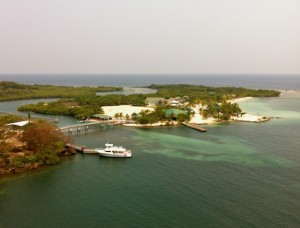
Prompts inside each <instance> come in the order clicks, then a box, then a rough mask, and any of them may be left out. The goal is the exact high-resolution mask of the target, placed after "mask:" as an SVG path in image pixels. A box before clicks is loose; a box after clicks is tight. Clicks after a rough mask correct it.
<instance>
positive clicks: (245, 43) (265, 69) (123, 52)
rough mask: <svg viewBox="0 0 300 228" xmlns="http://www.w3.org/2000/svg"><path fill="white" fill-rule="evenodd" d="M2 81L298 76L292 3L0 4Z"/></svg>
mask: <svg viewBox="0 0 300 228" xmlns="http://www.w3.org/2000/svg"><path fill="white" fill-rule="evenodd" d="M0 28H1V42H0V74H6V75H7V74H38V75H44V74H46V75H52V74H97V75H98V74H99V75H108V74H113V75H115V74H117V75H120V74H125V75H134V74H139V75H141V74H143V75H146V74H147V75H172V74H173V75H174V74H193V75H194V74H199V75H220V74H221V75H233V74H237V75H258V74H259V75H277V74H279V75H280V74H282V75H286V74H288V75H299V74H300V64H299V59H300V42H299V40H300V1H298V0H260V1H259V0H245V1H239V0H228V1H205V0H188V1H183V0H172V1H171V0H166V1H158V0H144V1H137V0H123V1H104V0H97V1H96V0H86V1H82V0H78V1H76V3H75V2H74V1H70V0H66V1H60V0H44V1H40V0H27V1H18V0H0Z"/></svg>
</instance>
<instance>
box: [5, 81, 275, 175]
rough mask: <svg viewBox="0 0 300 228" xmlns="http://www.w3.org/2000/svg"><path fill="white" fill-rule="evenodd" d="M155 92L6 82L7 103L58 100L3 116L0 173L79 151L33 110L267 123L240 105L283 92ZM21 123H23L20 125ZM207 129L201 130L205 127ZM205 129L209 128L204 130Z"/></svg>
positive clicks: (127, 121)
mask: <svg viewBox="0 0 300 228" xmlns="http://www.w3.org/2000/svg"><path fill="white" fill-rule="evenodd" d="M146 88H150V89H155V91H156V92H155V93H153V94H130V95H122V94H108V95H101V96H100V95H97V92H99V91H121V90H122V88H118V87H103V86H97V87H66V86H51V85H25V84H18V83H15V82H0V94H1V95H2V96H1V100H2V101H4V100H5V101H7V100H18V99H32V98H57V100H56V101H52V102H40V103H37V104H29V105H23V106H20V107H19V109H18V110H19V111H22V112H26V113H28V118H27V119H26V118H22V117H18V116H14V115H9V114H2V115H0V131H1V137H0V173H2V174H3V173H4V174H5V173H21V172H25V171H29V170H32V169H36V168H38V167H41V166H44V165H53V164H57V163H59V162H60V160H61V157H62V155H72V154H74V153H75V151H72V148H66V145H67V144H69V143H72V138H70V137H67V136H66V135H65V134H64V133H63V132H62V131H60V130H59V129H58V127H57V126H56V125H55V124H53V123H49V122H47V121H42V120H31V119H30V116H31V113H40V114H52V115H68V116H72V117H74V118H76V119H78V120H80V121H99V120H111V119H113V120H116V121H118V122H119V123H121V124H122V125H124V126H131V127H132V126H134V127H151V126H166V125H173V126H174V125H179V124H184V125H185V126H188V127H192V128H194V129H197V130H201V129H202V130H203V128H202V127H200V126H199V125H201V124H210V123H219V122H224V121H249V122H264V121H267V120H269V118H268V117H264V116H252V115H249V114H247V113H245V112H243V110H241V108H240V107H239V105H238V102H239V101H243V100H247V99H251V98H252V97H277V96H279V95H280V92H279V91H275V90H261V89H259V90H254V89H246V88H235V87H207V86H202V85H185V84H179V85H150V86H148V87H146ZM20 126H21V127H20ZM202 130H201V131H202ZM203 131H205V129H204V130H203Z"/></svg>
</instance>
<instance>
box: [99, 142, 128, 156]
mask: <svg viewBox="0 0 300 228" xmlns="http://www.w3.org/2000/svg"><path fill="white" fill-rule="evenodd" d="M95 150H96V152H98V153H99V155H100V156H103V157H112V158H130V157H131V156H132V153H131V150H127V149H126V148H124V147H122V146H114V145H113V144H110V143H106V144H105V148H97V149H95Z"/></svg>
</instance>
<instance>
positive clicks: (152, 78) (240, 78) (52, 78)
mask: <svg viewBox="0 0 300 228" xmlns="http://www.w3.org/2000/svg"><path fill="white" fill-rule="evenodd" d="M299 77H300V75H181V74H173V75H171V74H170V75H138V74H136V75H80V74H77V75H39V74H36V75H32V74H31V75H3V74H2V75H0V81H4V80H5V81H15V82H19V83H25V84H50V85H68V86H98V85H103V86H125V87H128V86H149V85H151V84H192V85H205V86H218V87H221V86H233V87H246V88H254V89H283V90H287V89H288V90H297V89H299V88H300V80H299Z"/></svg>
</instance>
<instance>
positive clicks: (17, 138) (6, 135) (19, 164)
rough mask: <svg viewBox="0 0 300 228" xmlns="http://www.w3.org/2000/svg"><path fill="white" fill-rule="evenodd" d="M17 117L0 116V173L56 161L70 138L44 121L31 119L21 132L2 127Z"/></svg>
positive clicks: (17, 119)
mask: <svg viewBox="0 0 300 228" xmlns="http://www.w3.org/2000/svg"><path fill="white" fill-rule="evenodd" d="M20 120H22V119H20V117H16V116H12V115H7V116H0V133H1V136H0V171H1V172H0V173H2V171H3V173H7V172H9V171H14V172H24V171H27V170H31V169H33V168H37V167H38V166H42V165H52V164H56V163H58V162H59V161H60V158H59V155H60V153H61V152H62V151H63V150H64V147H65V143H66V142H69V141H70V139H69V138H66V137H65V136H64V135H63V134H62V133H61V132H60V131H57V127H56V126H55V125H53V124H51V123H48V122H45V121H35V122H31V123H30V124H29V125H27V126H26V127H25V129H24V130H23V131H20V130H9V129H8V127H7V126H6V124H7V123H11V122H15V121H20Z"/></svg>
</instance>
